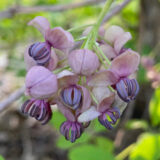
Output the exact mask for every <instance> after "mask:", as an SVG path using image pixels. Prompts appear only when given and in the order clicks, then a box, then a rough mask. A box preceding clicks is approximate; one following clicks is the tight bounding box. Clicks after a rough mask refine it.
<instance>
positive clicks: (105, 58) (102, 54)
mask: <svg viewBox="0 0 160 160" xmlns="http://www.w3.org/2000/svg"><path fill="white" fill-rule="evenodd" d="M95 47H96V49H97V50H98V51H99V53H100V54H101V56H102V57H103V58H104V60H105V61H106V62H107V63H108V64H109V65H111V62H110V60H109V59H108V58H107V57H106V55H105V54H104V53H103V51H102V49H101V48H100V47H99V46H98V45H97V44H96V43H95Z"/></svg>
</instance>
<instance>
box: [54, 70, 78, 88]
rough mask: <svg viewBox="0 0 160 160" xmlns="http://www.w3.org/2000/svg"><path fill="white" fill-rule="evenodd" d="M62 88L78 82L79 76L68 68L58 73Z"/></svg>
mask: <svg viewBox="0 0 160 160" xmlns="http://www.w3.org/2000/svg"><path fill="white" fill-rule="evenodd" d="M57 78H58V84H59V86H60V88H64V87H68V86H70V85H75V84H77V83H78V81H79V78H78V76H77V75H74V74H73V73H72V72H70V71H68V70H64V71H62V72H60V73H59V74H58V75H57Z"/></svg>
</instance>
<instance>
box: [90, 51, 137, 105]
mask: <svg viewBox="0 0 160 160" xmlns="http://www.w3.org/2000/svg"><path fill="white" fill-rule="evenodd" d="M139 61H140V57H139V55H138V53H136V52H134V51H132V50H126V51H125V52H124V53H123V54H122V55H119V56H118V57H116V58H115V59H114V60H113V61H112V63H111V66H110V68H109V70H107V71H102V72H99V73H97V74H95V75H94V76H93V77H92V78H90V80H89V82H88V85H90V86H94V85H98V86H108V85H112V86H113V87H115V89H116V90H117V93H118V95H119V96H120V98H121V99H122V100H124V101H125V102H130V101H131V100H133V99H135V97H136V96H137V94H138V91H139V85H138V82H137V81H136V79H129V78H128V77H129V76H130V75H131V74H133V73H134V72H135V71H136V70H137V68H138V65H139Z"/></svg>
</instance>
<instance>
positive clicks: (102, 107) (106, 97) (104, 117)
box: [78, 87, 121, 129]
mask: <svg viewBox="0 0 160 160" xmlns="http://www.w3.org/2000/svg"><path fill="white" fill-rule="evenodd" d="M100 91H101V92H100ZM92 92H93V94H94V96H95V98H96V99H97V101H98V104H97V106H96V107H95V106H92V107H91V108H89V109H88V110H87V111H85V112H83V113H82V114H81V115H80V116H79V117H78V122H80V123H82V122H83V123H84V122H89V121H91V120H93V119H95V118H97V117H98V120H99V122H100V123H101V124H102V125H103V126H104V127H106V128H107V129H112V128H113V127H112V125H114V124H116V122H117V120H118V119H119V118H120V114H121V113H120V110H119V108H118V106H116V107H115V106H113V103H114V101H115V94H114V93H112V92H110V91H109V89H107V88H104V87H95V88H94V89H93V90H92Z"/></svg>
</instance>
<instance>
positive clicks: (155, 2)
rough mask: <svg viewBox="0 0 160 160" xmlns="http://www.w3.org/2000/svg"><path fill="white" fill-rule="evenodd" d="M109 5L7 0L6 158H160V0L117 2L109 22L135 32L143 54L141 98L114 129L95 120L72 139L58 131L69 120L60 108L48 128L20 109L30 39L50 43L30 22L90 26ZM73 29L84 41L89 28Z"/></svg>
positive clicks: (1, 145)
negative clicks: (39, 18) (44, 20)
mask: <svg viewBox="0 0 160 160" xmlns="http://www.w3.org/2000/svg"><path fill="white" fill-rule="evenodd" d="M104 2H105V1H104V0H0V112H1V113H0V155H1V156H0V160H82V159H83V160H127V159H128V160H160V152H159V151H160V88H159V86H160V0H115V2H114V3H113V5H112V8H111V11H112V10H115V11H116V14H113V15H112V16H110V17H109V18H108V21H105V23H104V27H106V28H107V27H108V26H109V25H111V24H115V25H120V26H121V27H123V28H124V29H125V30H126V31H130V32H131V34H132V36H133V38H132V40H131V41H129V42H128V43H127V47H130V48H132V49H133V50H136V51H137V52H139V53H140V55H141V61H142V63H141V65H140V69H139V71H138V73H137V79H138V82H139V84H140V92H139V95H138V96H137V99H136V100H135V101H134V102H132V103H130V104H129V105H128V107H127V109H126V110H125V112H124V113H123V115H122V118H121V119H120V120H119V123H118V124H117V126H116V127H115V128H114V129H113V130H112V131H108V130H106V129H105V128H104V127H103V126H101V125H100V124H99V123H98V121H97V120H95V121H94V122H93V123H92V124H91V125H90V127H89V128H88V129H87V130H86V131H85V133H84V134H83V135H82V137H81V138H80V139H78V140H77V141H76V142H75V143H73V144H72V143H70V142H68V141H66V140H65V138H64V137H63V136H61V135H60V133H59V126H60V124H61V123H62V122H63V121H64V120H65V118H64V117H63V115H62V114H60V113H59V112H58V111H56V110H55V111H54V113H53V118H52V120H51V121H50V122H49V124H47V125H45V126H42V125H41V124H40V123H38V122H36V121H35V120H34V119H32V118H27V117H24V116H23V115H22V114H21V112H20V106H21V104H22V103H23V102H24V100H25V96H24V95H23V91H24V89H23V88H22V86H23V85H24V79H25V78H24V77H25V75H26V70H25V64H24V60H23V54H24V51H25V49H26V46H27V45H28V44H30V43H33V42H35V41H43V39H42V38H43V37H42V36H41V34H40V33H39V32H38V31H37V30H36V29H35V28H33V27H31V26H27V23H28V22H29V21H30V20H31V19H33V18H34V17H35V16H38V15H39V16H44V17H46V18H48V20H49V21H50V23H51V25H52V27H55V26H62V27H63V28H64V29H66V30H67V29H70V28H72V27H78V26H80V25H85V24H91V23H94V22H96V19H97V17H98V15H99V13H100V11H101V9H102V7H103V4H104ZM117 7H118V9H116V8H117ZM72 34H73V36H74V38H78V37H79V36H80V35H81V34H82V31H81V32H73V33H72ZM15 100H16V101H15Z"/></svg>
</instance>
